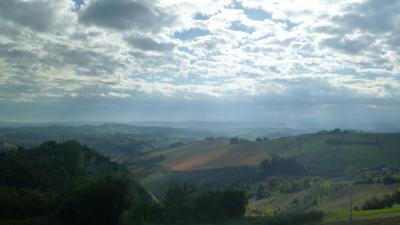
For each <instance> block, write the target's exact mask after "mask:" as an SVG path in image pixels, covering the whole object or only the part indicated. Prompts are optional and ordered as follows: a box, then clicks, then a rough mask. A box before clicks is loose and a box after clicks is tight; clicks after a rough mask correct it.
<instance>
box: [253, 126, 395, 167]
mask: <svg viewBox="0 0 400 225" xmlns="http://www.w3.org/2000/svg"><path fill="white" fill-rule="evenodd" d="M329 139H339V140H341V141H343V142H344V143H345V144H342V145H329V144H327V143H326V141H327V140H329ZM376 140H379V142H380V143H381V145H376V144H374V142H375V141H376ZM363 142H364V143H363ZM257 143H258V147H259V148H261V149H263V150H265V151H267V152H269V153H278V154H280V155H283V156H290V157H294V158H296V159H297V160H299V161H300V162H302V163H304V164H305V166H306V167H307V168H308V170H309V171H311V172H313V171H336V172H342V171H343V169H344V168H346V166H350V165H353V166H357V167H360V168H364V167H370V168H371V167H377V166H380V165H382V164H386V165H387V166H390V167H400V160H398V159H399V158H400V134H399V133H397V134H369V133H360V134H308V135H301V136H296V137H288V138H280V139H275V140H271V141H264V142H257ZM368 143H371V144H368Z"/></svg>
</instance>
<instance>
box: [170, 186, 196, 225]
mask: <svg viewBox="0 0 400 225" xmlns="http://www.w3.org/2000/svg"><path fill="white" fill-rule="evenodd" d="M194 190H195V189H194V187H192V186H190V185H188V184H186V183H174V184H172V185H171V186H170V188H169V189H168V191H167V194H166V196H165V199H164V201H163V208H164V213H165V220H166V222H167V223H173V224H187V223H189V222H190V220H191V213H192V212H191V211H192V204H191V195H192V194H193V193H194Z"/></svg>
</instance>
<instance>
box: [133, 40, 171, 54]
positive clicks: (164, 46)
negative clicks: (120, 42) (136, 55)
mask: <svg viewBox="0 0 400 225" xmlns="http://www.w3.org/2000/svg"><path fill="white" fill-rule="evenodd" d="M125 40H126V42H128V43H129V44H131V45H132V46H134V47H136V48H138V49H141V50H143V51H158V52H163V51H170V50H172V49H174V47H175V46H174V45H173V44H172V43H158V42H156V41H154V40H153V39H151V38H148V37H127V38H125Z"/></svg>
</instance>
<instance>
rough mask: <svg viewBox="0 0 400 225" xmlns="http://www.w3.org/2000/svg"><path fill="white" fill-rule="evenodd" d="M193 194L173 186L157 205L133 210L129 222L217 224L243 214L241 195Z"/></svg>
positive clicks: (191, 189)
mask: <svg viewBox="0 0 400 225" xmlns="http://www.w3.org/2000/svg"><path fill="white" fill-rule="evenodd" d="M195 193H196V191H195V188H194V187H192V186H190V185H187V184H180V183H176V184H174V185H172V186H171V187H170V188H169V190H168V191H167V194H166V196H165V199H164V200H163V201H161V202H160V203H153V204H151V205H142V206H140V207H136V208H134V210H133V211H132V214H131V219H132V220H133V221H135V222H137V223H139V224H143V223H146V222H147V223H157V224H177V225H179V224H196V223H215V222H221V221H226V220H232V219H237V218H240V217H242V216H243V215H244V213H245V209H246V205H247V198H246V196H245V193H244V191H240V190H231V189H226V190H216V191H207V192H203V193H200V194H195ZM144 208H145V209H146V210H143V209H144Z"/></svg>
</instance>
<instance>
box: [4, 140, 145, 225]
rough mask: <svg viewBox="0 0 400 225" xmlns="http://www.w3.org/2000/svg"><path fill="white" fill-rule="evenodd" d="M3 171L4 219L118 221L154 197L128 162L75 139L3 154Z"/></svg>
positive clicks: (17, 221) (24, 221) (10, 221)
mask: <svg viewBox="0 0 400 225" xmlns="http://www.w3.org/2000/svg"><path fill="white" fill-rule="evenodd" d="M0 171H1V172H2V174H1V176H0V224H1V223H6V224H7V223H8V224H76V225H79V224H93V225H96V224H99V225H100V224H110V225H113V224H118V223H119V221H120V218H121V217H122V215H123V213H124V212H125V211H126V210H128V208H129V206H130V205H131V202H132V201H134V200H139V199H141V200H142V199H149V197H148V196H147V193H146V192H145V191H144V190H143V189H142V188H141V187H140V186H138V185H137V184H136V183H135V182H134V181H132V179H131V176H130V174H129V172H128V171H127V170H126V169H125V168H124V167H122V166H120V165H118V164H116V163H113V162H111V161H110V159H109V158H108V157H105V156H102V155H100V154H98V153H97V152H95V151H94V150H92V149H89V148H87V147H86V146H83V145H80V144H79V143H78V142H75V141H68V142H64V143H61V144H58V143H56V142H46V143H43V144H42V145H40V146H39V147H38V148H35V149H31V150H25V149H22V148H19V149H17V150H13V151H9V152H6V153H1V154H0ZM132 195H134V196H135V199H134V198H133V197H132Z"/></svg>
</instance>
